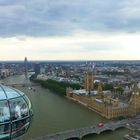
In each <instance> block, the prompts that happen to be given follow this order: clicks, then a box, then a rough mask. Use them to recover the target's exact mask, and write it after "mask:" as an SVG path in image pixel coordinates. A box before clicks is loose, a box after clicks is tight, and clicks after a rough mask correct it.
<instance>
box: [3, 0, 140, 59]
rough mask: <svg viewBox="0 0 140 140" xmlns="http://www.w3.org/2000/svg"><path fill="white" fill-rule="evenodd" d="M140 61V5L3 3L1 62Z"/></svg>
mask: <svg viewBox="0 0 140 140" xmlns="http://www.w3.org/2000/svg"><path fill="white" fill-rule="evenodd" d="M25 56H26V57H27V58H28V59H29V60H140V0H0V60H24V58H25Z"/></svg>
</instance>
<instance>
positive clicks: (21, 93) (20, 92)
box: [14, 89, 24, 95]
mask: <svg viewBox="0 0 140 140" xmlns="http://www.w3.org/2000/svg"><path fill="white" fill-rule="evenodd" d="M14 90H16V91H17V92H18V93H19V94H20V95H24V93H23V92H22V91H20V90H18V89H14Z"/></svg>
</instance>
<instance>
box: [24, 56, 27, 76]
mask: <svg viewBox="0 0 140 140" xmlns="http://www.w3.org/2000/svg"><path fill="white" fill-rule="evenodd" d="M24 67H25V78H27V77H28V62H27V57H25V59H24Z"/></svg>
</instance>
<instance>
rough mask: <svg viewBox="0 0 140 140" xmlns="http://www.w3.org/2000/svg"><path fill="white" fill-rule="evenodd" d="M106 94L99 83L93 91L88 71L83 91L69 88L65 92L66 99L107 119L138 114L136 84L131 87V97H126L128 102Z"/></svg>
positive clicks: (139, 103)
mask: <svg viewBox="0 0 140 140" xmlns="http://www.w3.org/2000/svg"><path fill="white" fill-rule="evenodd" d="M139 85H140V84H139ZM89 93H90V94H89ZM106 93H107V91H103V90H102V84H101V83H99V85H98V89H97V91H96V90H93V75H92V72H91V70H89V69H88V70H87V72H86V74H85V89H80V90H73V89H70V88H69V89H67V90H66V95H67V97H68V98H70V99H72V100H74V101H76V102H78V103H81V104H83V105H85V106H88V107H89V108H91V109H92V110H95V111H96V112H97V113H99V114H100V115H102V116H103V117H106V118H108V119H112V118H116V117H126V116H135V115H136V114H138V113H140V86H138V84H135V85H134V86H133V89H132V92H131V97H130V98H128V97H126V99H128V102H124V100H122V99H120V98H117V97H115V96H114V94H113V93H110V94H106Z"/></svg>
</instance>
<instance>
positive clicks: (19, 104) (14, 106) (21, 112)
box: [10, 97, 29, 120]
mask: <svg viewBox="0 0 140 140" xmlns="http://www.w3.org/2000/svg"><path fill="white" fill-rule="evenodd" d="M10 109H11V118H12V120H20V119H22V118H24V117H26V116H28V115H29V110H28V106H27V104H26V102H25V100H24V99H23V98H22V97H20V98H16V99H12V100H10Z"/></svg>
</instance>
